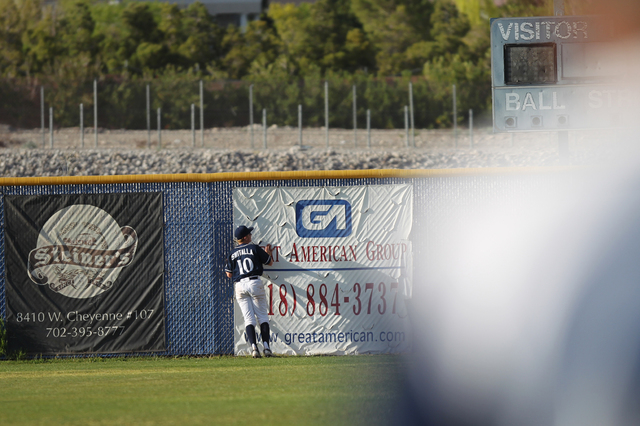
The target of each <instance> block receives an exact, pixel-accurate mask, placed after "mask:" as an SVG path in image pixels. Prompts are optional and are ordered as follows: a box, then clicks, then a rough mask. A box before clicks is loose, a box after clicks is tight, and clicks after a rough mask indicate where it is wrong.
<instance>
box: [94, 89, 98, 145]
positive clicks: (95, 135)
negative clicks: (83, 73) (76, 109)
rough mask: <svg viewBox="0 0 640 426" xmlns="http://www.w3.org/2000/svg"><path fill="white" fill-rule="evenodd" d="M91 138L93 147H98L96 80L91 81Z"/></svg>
mask: <svg viewBox="0 0 640 426" xmlns="http://www.w3.org/2000/svg"><path fill="white" fill-rule="evenodd" d="M93 137H94V147H95V148H97V147H98V80H97V79H94V80H93Z"/></svg>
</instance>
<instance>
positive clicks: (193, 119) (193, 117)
mask: <svg viewBox="0 0 640 426" xmlns="http://www.w3.org/2000/svg"><path fill="white" fill-rule="evenodd" d="M191 147H192V148H195V147H196V104H191Z"/></svg>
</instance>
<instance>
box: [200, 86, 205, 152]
mask: <svg viewBox="0 0 640 426" xmlns="http://www.w3.org/2000/svg"><path fill="white" fill-rule="evenodd" d="M200 145H202V147H203V148H204V86H203V84H202V80H200Z"/></svg>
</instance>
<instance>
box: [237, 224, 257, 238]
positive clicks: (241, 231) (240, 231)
mask: <svg viewBox="0 0 640 426" xmlns="http://www.w3.org/2000/svg"><path fill="white" fill-rule="evenodd" d="M251 231H253V227H252V226H250V227H248V228H247V227H246V226H244V225H240V226H238V227H237V228H236V232H234V233H233V235H234V236H235V237H236V240H241V239H243V238H244V237H246V236H247V235H249V234H250V233H251Z"/></svg>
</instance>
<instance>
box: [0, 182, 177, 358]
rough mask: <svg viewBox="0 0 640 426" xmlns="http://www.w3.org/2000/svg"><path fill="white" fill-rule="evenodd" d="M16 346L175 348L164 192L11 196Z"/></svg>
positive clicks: (12, 344)
mask: <svg viewBox="0 0 640 426" xmlns="http://www.w3.org/2000/svg"><path fill="white" fill-rule="evenodd" d="M4 205H5V249H6V250H5V253H6V254H5V259H6V286H5V288H6V301H7V334H8V343H9V350H10V351H16V350H23V351H25V352H27V353H42V354H60V353H113V352H138V351H142V352H150V351H163V350H166V339H165V321H164V254H163V232H162V231H163V208H162V194H161V193H133V194H82V195H32V196H6V197H5V203H4Z"/></svg>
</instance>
